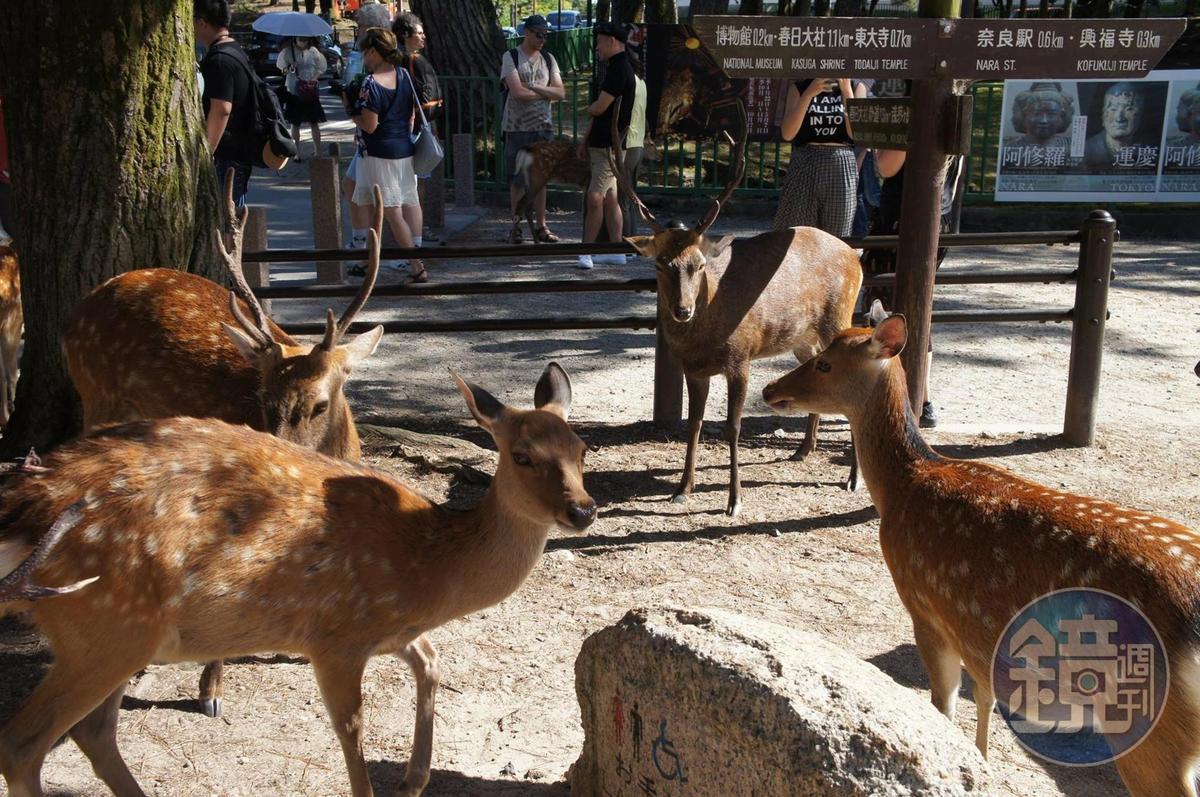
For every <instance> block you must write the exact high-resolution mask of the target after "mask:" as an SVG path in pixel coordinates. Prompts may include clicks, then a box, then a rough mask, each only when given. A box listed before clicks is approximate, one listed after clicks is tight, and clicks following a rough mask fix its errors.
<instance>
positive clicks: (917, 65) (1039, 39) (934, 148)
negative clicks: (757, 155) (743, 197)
mask: <svg viewBox="0 0 1200 797" xmlns="http://www.w3.org/2000/svg"><path fill="white" fill-rule="evenodd" d="M958 12H959V4H958V0H921V3H920V8H919V10H918V13H919V15H920V18H918V19H884V18H869V17H864V18H857V17H855V18H832V19H830V18H810V17H740V16H739V17H731V16H730V17H720V16H698V17H696V18H694V19H693V20H692V27H693V28H694V29H695V31H696V33H697V35H698V36H699V37H700V39H701V41H702V42H703V43H704V45H705V46H706V47H707V48H708V50H709V51H710V52H711V53H712V54H713V55H714V57H715V58H716V60H717V63H718V64H719V65H721V67H722V68H723V69H724V70H725V72H726V73H728V74H729V75H730V76H731V77H784V78H804V77H873V78H909V79H912V80H913V92H912V98H911V105H910V106H909V107H910V111H911V112H910V119H909V124H908V129H907V142H909V143H910V144H911V143H912V142H919V143H920V146H907V147H906V146H901V145H897V144H895V143H894V142H895V141H896V139H898V138H899V132H898V130H897V127H898V125H896V124H893V123H892V122H891V111H890V109H891V108H893V107H899V106H893V105H888V106H886V107H887V108H889V112H888V122H887V123H886V124H885V123H884V122H883V121H882V117H881V113H882V111H879V112H876V121H875V122H872V121H871V111H870V110H869V109H870V108H871V105H869V104H868V105H861V104H860V105H858V107H857V108H856V107H855V105H856V103H853V102H852V103H851V104H850V108H849V109H848V110H847V113H848V114H859V115H861V114H863V113H864V108H865V109H867V110H866V111H865V113H866V116H865V117H863V118H864V122H865V126H864V127H863V128H862V130H863V131H864V134H865V135H868V136H870V137H872V138H874V139H875V140H876V141H884V142H887V143H880V144H874V143H872V142H871V141H867V140H865V139H864V140H863V141H862V143H866V144H868V145H869V146H876V145H877V146H880V147H887V148H889V149H907V151H908V156H907V158H906V162H905V166H904V194H903V197H902V198H901V211H900V214H901V216H900V230H901V231H902V235H901V236H900V243H899V246H898V247H897V252H896V263H897V268H896V308H895V309H896V310H898V311H899V312H902V313H904V314H905V315H906V316H907V318H908V322H909V323H908V329H909V333H908V344H907V345H906V346H905V349H904V354H903V355H902V356H903V360H904V368H905V370H906V371H907V373H908V392H909V399H910V401H911V402H912V405H913V407H915V408H918V409H919V408H920V406H921V403H922V402H923V401H924V400H925V378H926V374H927V372H928V367H929V366H928V359H927V358H926V356H925V352H926V351H927V349H928V346H929V327H930V318H931V314H932V310H933V280H934V264H935V262H936V257H937V244H938V235H939V228H938V225H939V218H940V215H941V196H942V181H943V179H944V178H945V171H946V163H947V161H946V156H947V155H948V154H961V153H963V152H965V148H966V144H967V139H968V138H969V135H970V129H971V124H970V108H969V106H964V105H963V103H962V100H963V99H964V98H963V97H962V96H961V95H958V94H955V93H954V91H953V88H954V82H955V81H956V80H957V81H964V80H978V79H991V80H1004V79H1007V78H1060V79H1081V78H1083V79H1086V78H1138V77H1145V76H1146V74H1148V73H1149V72H1150V70H1152V69H1153V68H1154V67H1155V66H1156V65H1157V64H1158V62H1159V60H1160V59H1161V58H1162V57H1163V56H1164V55H1165V54H1166V52H1167V50H1168V49H1170V47H1171V45H1172V44H1174V43H1175V40H1176V39H1178V38H1179V36H1180V35H1181V34H1182V33H1183V30H1184V27H1185V24H1186V21H1185V20H1183V19H1151V20H1142V19H1137V20H1133V19H1033V20H1009V19H957V18H956V17H957V16H958ZM888 102H889V103H892V102H894V101H891V100H889V101H888ZM879 107H880V108H882V107H885V106H879ZM852 118H853V117H852ZM859 124H860V123H859V122H857V121H856V122H854V127H855V133H856V136H857V134H858V132H859V130H860V127H859Z"/></svg>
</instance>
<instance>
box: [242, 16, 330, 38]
mask: <svg viewBox="0 0 1200 797" xmlns="http://www.w3.org/2000/svg"><path fill="white" fill-rule="evenodd" d="M250 27H252V28H254V29H255V30H257V31H262V32H263V33H272V34H274V35H276V36H323V35H325V34H326V33H332V32H333V28H331V27H329V23H328V22H326V21H325V20H323V19H321V18H320V17H318V16H317V15H316V14H303V13H300V12H299V11H280V12H278V13H275V14H263V15H262V16H261V17H259V18H258V19H256V20H254V24H253V25H251V26H250Z"/></svg>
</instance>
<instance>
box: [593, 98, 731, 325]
mask: <svg viewBox="0 0 1200 797" xmlns="http://www.w3.org/2000/svg"><path fill="white" fill-rule="evenodd" d="M618 114H619V109H618V110H616V111H614V112H613V128H614V129H613V139H612V140H613V149H612V150H610V152H609V157H610V158H611V159H612V161H613V171H614V172H615V173H616V175H617V183H618V185H619V186H620V189H621V191H622V192H623V193H624V194H625V196H626V198H627V199H628V200H629V201H631V202H632V203H633V206H634V207H635V208H637V211H638V213H639V214H640V215H641V217H642V219H644V220H645V222H646V223H647V224H649V225H650V226H651V227H652V228H653V229H654V234H653V235H638V236H634V237H632V238H626V239H625V242H626V243H628V244H629V245H630V246H632V247H633V248H634V249H636V250H637V251H638V254H640V255H642V256H643V257H649V258H653V259H654V262H655V271H656V274H657V277H658V293H659V296H660V298H661V299H662V300H663V301H664V302H665V303H666V306H667V308H668V309H669V310H670V313H671V316H672V317H673V318H674V319H675V320H676V321H679V322H681V323H686V322H688V321H691V320H692V318H693V317H694V316H695V314H696V303H697V298H698V297H699V295H700V292H701V290H702V289H703V288H704V286H705V284H706V282H705V281H706V274H705V266H707V265H708V260H709V258H714V257H717V256H718V255H720V254H721V253H722V252H723V251H724V250H725V249H726V248H727V247H728V246H729V244H730V242H731V241H732V240H733V237H732V236H726V237H724V238H721V239H720V240H718V241H709V240H708V239H706V238H705V235H704V234H705V232H707V231H708V228H709V227H711V226H712V224H713V222H714V221H716V220H717V216H718V215H720V213H721V207H722V205H724V203H725V202H726V201H727V200H728V199H729V197H731V196H732V195H733V192H734V189H736V188H737V187H738V184H739V183H741V182H742V175H743V174H744V173H745V171H746V137H747V135H748V134H749V126H748V125H747V123H746V107H745V105H743V104H742V102H741V101H740V100H739V101H738V114H739V117H740V118H741V123H742V125H741V134H740V136H739V137H738V139H737V140H736V142H734V139H733V138H732V137H731V136H729V134H728V132H727V133H726V134H725V135H726V137H727V138H729V140H730V142H731V143H736V146H735V147H734V151H733V153H732V155H731V157H730V164H731V166H732V167H733V176H732V177H731V178H730V180H729V182H727V183H726V184H725V188H724V190H723V191H722V192H721V195H720V196H718V197H717V198H716V199H714V200H713V202H712V204H711V205H710V206H709V208H708V212H707V213H705V214H704V217H703V218H702V219H701V220H700V222H699V223H698V224H697V225H696V226H695V227H691V228H689V227H687V226H685V225H682V224H678V225H675V224H672V225H668V226H664V225H662V224H660V223H659V222H658V220H657V219H655V218H654V214H653V213H651V212H650V209H649V208H647V207H646V205H645V204H644V203H643V202H642V201H641V199H639V198H638V196H637V191H636V190H635V188H634V187H633V185H632V184H631V183H630V181H629V179H628V177H627V176H626V175H625V173H624V170H623V169H621V168H620V167H619V165H618V164H621V163H623V162H624V153H623V152H622V151H621V139H620V136H619V135H618V134H617V132H616V120H617V116H618Z"/></svg>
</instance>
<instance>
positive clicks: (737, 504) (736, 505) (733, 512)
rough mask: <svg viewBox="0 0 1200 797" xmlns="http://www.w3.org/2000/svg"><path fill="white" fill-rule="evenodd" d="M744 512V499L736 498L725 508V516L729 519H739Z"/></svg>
mask: <svg viewBox="0 0 1200 797" xmlns="http://www.w3.org/2000/svg"><path fill="white" fill-rule="evenodd" d="M741 511H742V499H740V498H734V499H731V500H730V501H729V504H728V505H727V506H726V507H725V514H726V515H728V516H729V517H737V516H738V515H739V514H740V513H741Z"/></svg>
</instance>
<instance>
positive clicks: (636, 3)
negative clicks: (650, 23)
mask: <svg viewBox="0 0 1200 797" xmlns="http://www.w3.org/2000/svg"><path fill="white" fill-rule="evenodd" d="M645 6H646V4H645V3H644V2H643V0H613V3H612V11H611V16H612V20H613V22H640V21H641V20H643V19H645Z"/></svg>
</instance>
